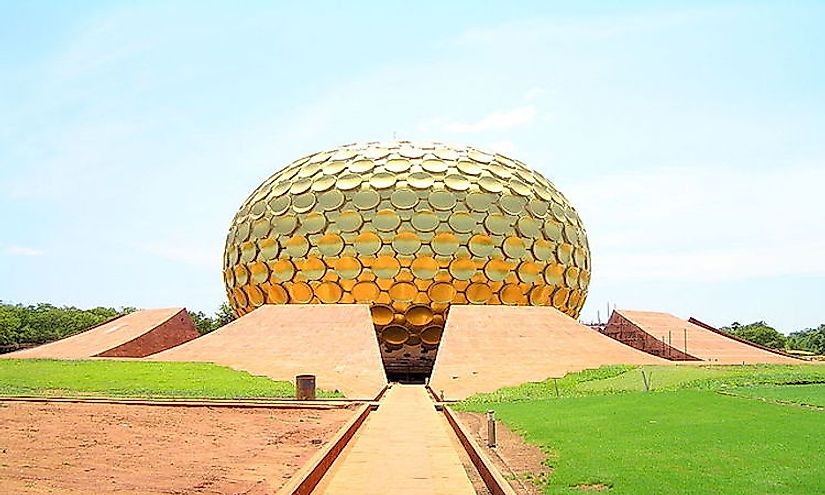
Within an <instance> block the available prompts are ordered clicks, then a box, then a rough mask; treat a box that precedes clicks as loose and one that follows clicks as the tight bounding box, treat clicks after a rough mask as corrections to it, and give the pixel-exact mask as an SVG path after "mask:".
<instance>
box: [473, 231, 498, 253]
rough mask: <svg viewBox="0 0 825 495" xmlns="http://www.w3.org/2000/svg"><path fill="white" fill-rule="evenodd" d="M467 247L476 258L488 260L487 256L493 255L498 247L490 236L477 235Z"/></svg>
mask: <svg viewBox="0 0 825 495" xmlns="http://www.w3.org/2000/svg"><path fill="white" fill-rule="evenodd" d="M467 247H468V248H469V249H470V252H471V253H472V254H473V255H474V256H478V257H479V258H486V257H487V256H490V254H492V252H493V251H494V250H495V248H496V245H495V243H493V239H491V238H490V236H488V235H483V234H476V235H474V236H472V237H470V241H469V243H468V244H467Z"/></svg>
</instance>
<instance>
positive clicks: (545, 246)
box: [533, 239, 556, 261]
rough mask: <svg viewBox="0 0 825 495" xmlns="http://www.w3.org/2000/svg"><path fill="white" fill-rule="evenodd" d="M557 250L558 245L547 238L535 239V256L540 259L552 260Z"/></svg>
mask: <svg viewBox="0 0 825 495" xmlns="http://www.w3.org/2000/svg"><path fill="white" fill-rule="evenodd" d="M555 251H556V245H555V244H553V243H552V242H550V241H548V240H546V239H536V240H535V241H533V257H534V258H536V259H537V260H539V261H549V260H552V259H553V253H554V252H555Z"/></svg>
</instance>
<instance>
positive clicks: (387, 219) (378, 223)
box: [372, 210, 401, 232]
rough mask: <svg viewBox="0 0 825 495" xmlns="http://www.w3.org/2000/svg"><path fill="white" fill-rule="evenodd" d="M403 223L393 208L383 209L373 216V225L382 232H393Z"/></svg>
mask: <svg viewBox="0 0 825 495" xmlns="http://www.w3.org/2000/svg"><path fill="white" fill-rule="evenodd" d="M399 225H401V217H400V216H398V213H396V212H395V211H393V210H381V211H379V212H378V213H376V214H375V216H374V217H373V218H372V226H373V227H375V229H376V230H380V231H382V232H392V231H394V230H395V229H397V228H398V226H399Z"/></svg>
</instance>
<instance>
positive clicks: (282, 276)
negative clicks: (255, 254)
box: [269, 260, 295, 282]
mask: <svg viewBox="0 0 825 495" xmlns="http://www.w3.org/2000/svg"><path fill="white" fill-rule="evenodd" d="M269 270H270V273H271V275H272V278H274V279H275V280H278V281H280V282H287V281H289V280H292V277H293V275H295V265H293V264H292V262H291V261H289V260H278V261H275V262H273V263H270V264H269Z"/></svg>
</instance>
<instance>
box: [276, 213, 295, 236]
mask: <svg viewBox="0 0 825 495" xmlns="http://www.w3.org/2000/svg"><path fill="white" fill-rule="evenodd" d="M297 226H298V219H297V218H296V217H294V216H292V215H281V216H279V217H275V218H273V219H272V230H273V231H274V232H276V233H277V234H280V235H289V234H291V233H292V232H294V231H295V228H296V227H297Z"/></svg>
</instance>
